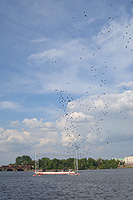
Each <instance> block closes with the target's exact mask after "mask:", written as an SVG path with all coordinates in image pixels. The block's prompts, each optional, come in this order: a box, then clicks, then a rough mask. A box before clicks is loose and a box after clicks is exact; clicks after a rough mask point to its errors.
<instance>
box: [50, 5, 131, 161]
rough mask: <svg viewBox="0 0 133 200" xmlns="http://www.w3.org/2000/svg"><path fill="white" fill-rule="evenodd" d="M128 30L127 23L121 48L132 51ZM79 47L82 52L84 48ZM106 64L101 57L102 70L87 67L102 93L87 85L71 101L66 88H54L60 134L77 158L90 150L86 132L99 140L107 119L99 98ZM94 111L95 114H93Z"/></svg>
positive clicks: (106, 112)
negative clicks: (77, 96)
mask: <svg viewBox="0 0 133 200" xmlns="http://www.w3.org/2000/svg"><path fill="white" fill-rule="evenodd" d="M131 4H133V2H131ZM109 6H111V7H113V5H112V4H109ZM83 17H85V18H86V19H87V18H88V17H89V16H88V14H87V13H86V11H83ZM75 18H76V17H75V16H73V20H75ZM118 18H119V16H118V15H117V16H115V17H111V16H109V17H108V20H110V21H111V20H117V19H118ZM114 24H115V23H114ZM113 29H115V26H114V25H112V26H111V27H110V28H109V30H108V31H107V32H106V33H104V32H101V35H104V34H110V33H111V31H112V30H113ZM129 29H131V24H127V25H126V27H125V32H124V33H123V36H122V38H121V39H124V41H125V47H124V48H126V49H129V48H130V50H131V51H132V48H131V45H130V43H131V42H132V38H131V36H130V35H129V32H128V30H129ZM78 31H79V32H81V31H82V30H81V29H79V30H78ZM96 37H98V35H97V34H96ZM73 38H76V36H75V35H74V36H73ZM101 48H102V47H100V46H98V47H97V49H96V51H97V50H98V51H100V50H101ZM82 50H83V51H85V49H84V48H83V49H82ZM92 56H93V57H94V59H96V57H95V52H94V53H93V54H92ZM79 60H81V61H82V60H83V58H82V56H81V57H79ZM53 62H56V61H53ZM53 62H52V63H53ZM108 67H110V66H109V64H108V62H107V61H106V60H104V63H103V66H102V68H101V70H99V69H98V68H97V67H95V66H91V67H90V68H89V71H90V73H92V74H93V77H94V78H96V81H99V87H100V88H101V87H102V93H100V94H97V95H96V94H91V92H92V91H93V88H92V87H91V86H88V91H86V92H85V94H84V97H82V98H79V99H76V100H74V98H73V97H72V95H71V94H70V93H69V91H67V90H57V89H55V92H56V93H57V96H58V100H59V108H60V109H62V110H63V118H62V119H63V120H64V122H65V125H64V127H63V131H62V135H63V137H64V138H67V143H68V144H69V145H67V153H68V154H73V153H76V154H77V156H78V158H82V157H88V156H90V154H91V153H92V152H91V147H92V146H93V145H94V144H93V143H91V141H89V139H90V138H89V135H90V136H92V135H93V136H96V137H99V139H100V137H101V134H102V131H103V129H104V128H103V123H104V120H105V118H107V116H108V109H109V106H110V100H108V101H106V102H105V101H102V98H103V96H104V95H106V92H105V91H104V86H106V84H107V82H108V81H107V80H108V78H107V77H108V75H109V74H108ZM116 68H117V67H116V66H114V67H113V69H112V70H116ZM99 73H100V76H99ZM106 75H107V76H106ZM99 77H100V78H99ZM67 84H68V85H69V87H71V83H70V82H68V83H67ZM90 94H91V95H90ZM100 101H102V104H100V103H98V102H100ZM103 102H104V104H103ZM81 111H83V112H81ZM97 111H98V112H97ZM92 113H93V117H92ZM95 113H98V114H96V115H95ZM120 114H123V115H124V113H122V111H120ZM123 115H122V116H123ZM123 119H124V120H125V119H126V118H125V116H124V117H123ZM110 132H111V130H108V134H110ZM108 144H109V141H106V145H108Z"/></svg>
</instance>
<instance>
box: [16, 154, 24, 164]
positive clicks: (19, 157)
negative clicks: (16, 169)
mask: <svg viewBox="0 0 133 200" xmlns="http://www.w3.org/2000/svg"><path fill="white" fill-rule="evenodd" d="M15 165H22V157H21V156H18V157H17V158H16V160H15Z"/></svg>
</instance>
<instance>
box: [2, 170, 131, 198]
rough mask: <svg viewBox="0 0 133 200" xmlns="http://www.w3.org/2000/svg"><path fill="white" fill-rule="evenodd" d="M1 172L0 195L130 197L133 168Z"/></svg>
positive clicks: (26, 196)
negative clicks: (77, 173) (59, 172)
mask: <svg viewBox="0 0 133 200" xmlns="http://www.w3.org/2000/svg"><path fill="white" fill-rule="evenodd" d="M33 174H34V173H33V172H0V199H1V200H4V199H12V200H14V199H18V200H20V199H23V200H28V199H31V200H32V199H33V200H37V199H39V200H43V199H44V200H45V199H46V200H52V199H56V200H73V199H77V200H80V199H82V200H86V199H88V200H93V199H95V200H96V199H98V200H103V199H107V200H111V199H114V200H125V199H126V200H133V169H112V170H88V171H81V172H80V176H68V175H47V176H35V177H34V176H33Z"/></svg>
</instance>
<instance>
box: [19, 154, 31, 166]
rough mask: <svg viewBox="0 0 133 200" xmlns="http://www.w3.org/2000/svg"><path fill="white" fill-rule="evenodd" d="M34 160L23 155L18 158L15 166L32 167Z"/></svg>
mask: <svg viewBox="0 0 133 200" xmlns="http://www.w3.org/2000/svg"><path fill="white" fill-rule="evenodd" d="M31 164H32V159H31V157H30V156H26V155H23V156H22V157H21V156H18V157H17V158H16V162H15V165H31Z"/></svg>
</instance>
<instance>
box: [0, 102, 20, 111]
mask: <svg viewBox="0 0 133 200" xmlns="http://www.w3.org/2000/svg"><path fill="white" fill-rule="evenodd" d="M18 108H19V105H18V103H15V102H12V101H1V102H0V109H10V110H17V109H18Z"/></svg>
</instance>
